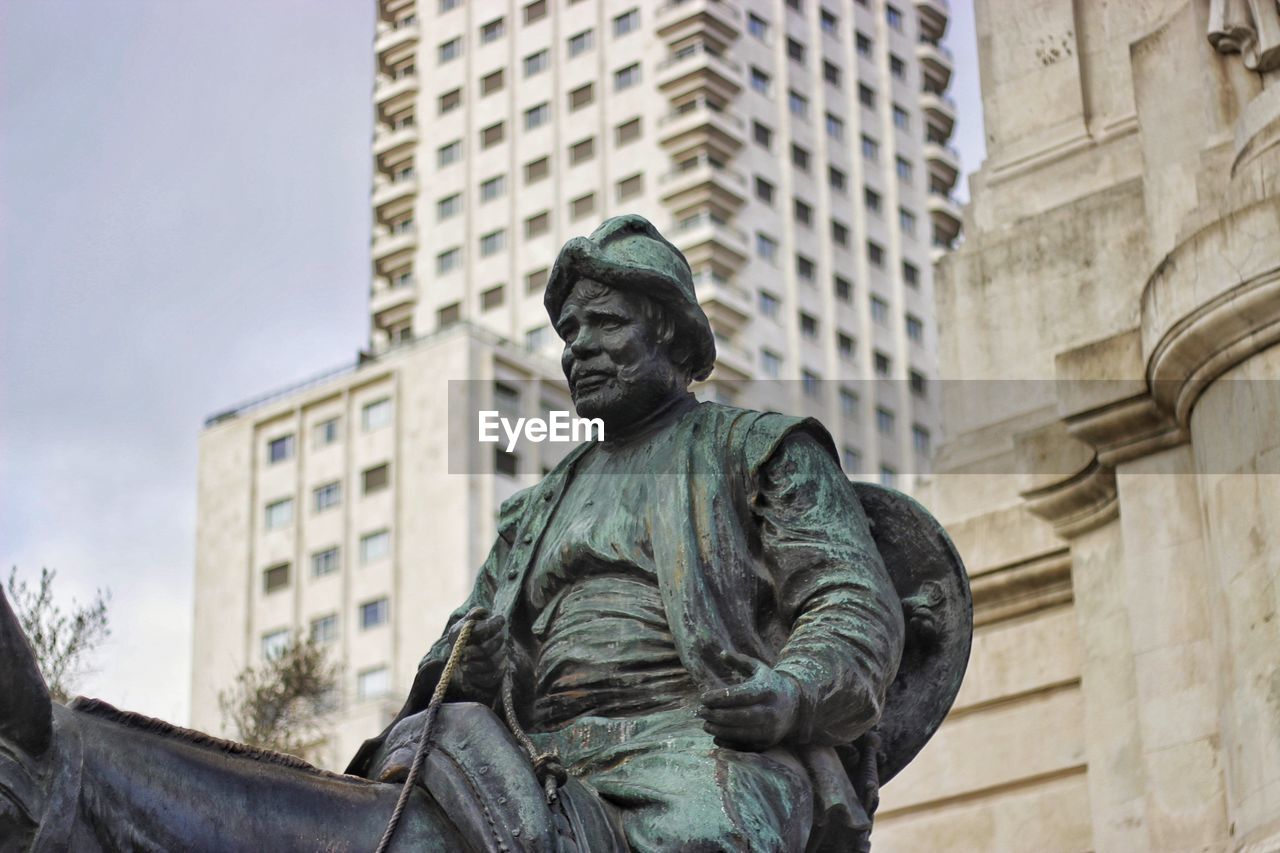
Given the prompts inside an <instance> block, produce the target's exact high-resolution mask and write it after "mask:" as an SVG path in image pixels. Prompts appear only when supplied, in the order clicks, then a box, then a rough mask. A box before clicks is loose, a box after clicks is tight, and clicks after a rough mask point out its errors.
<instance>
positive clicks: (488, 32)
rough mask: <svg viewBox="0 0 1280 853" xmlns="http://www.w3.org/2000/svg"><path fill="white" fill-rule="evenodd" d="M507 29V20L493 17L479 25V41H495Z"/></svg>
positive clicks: (485, 42) (484, 42)
mask: <svg viewBox="0 0 1280 853" xmlns="http://www.w3.org/2000/svg"><path fill="white" fill-rule="evenodd" d="M506 31H507V22H506V19H505V18H494V19H493V20H492V21H490V22H489V23H487V24H485V25H484V26H482V27H480V43H481V44H488V43H489V42H491V41H497V40H498V39H500V38H502V36H503V34H505V33H506Z"/></svg>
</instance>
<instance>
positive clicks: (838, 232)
mask: <svg viewBox="0 0 1280 853" xmlns="http://www.w3.org/2000/svg"><path fill="white" fill-rule="evenodd" d="M831 241H832V242H833V243H835V244H836V245H837V246H843V247H845V248H848V246H849V226H848V225H845V224H844V223H843V222H840V221H839V220H836V219H833V220H831Z"/></svg>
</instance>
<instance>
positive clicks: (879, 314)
mask: <svg viewBox="0 0 1280 853" xmlns="http://www.w3.org/2000/svg"><path fill="white" fill-rule="evenodd" d="M871 319H872V320H875V321H876V322H877V323H880V324H881V325H888V323H889V303H888V302H885V301H884V300H883V299H881V298H880V297H879V296H875V295H872V297H871Z"/></svg>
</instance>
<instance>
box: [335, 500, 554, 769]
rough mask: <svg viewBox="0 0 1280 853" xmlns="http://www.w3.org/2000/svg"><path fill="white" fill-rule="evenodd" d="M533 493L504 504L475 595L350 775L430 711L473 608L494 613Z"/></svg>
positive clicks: (459, 692) (452, 619) (455, 693)
mask: <svg viewBox="0 0 1280 853" xmlns="http://www.w3.org/2000/svg"><path fill="white" fill-rule="evenodd" d="M532 491H533V489H525V490H524V491H521V492H517V493H516V494H514V495H512V496H511V497H510V498H508V499H507V500H506V501H505V502H503V504H502V508H501V509H500V510H499V513H498V536H497V538H495V539H494V542H493V547H492V548H491V549H489V556H488V557H487V558H486V559H485V561H484V564H483V565H482V566H481V567H480V571H479V573H478V574H477V576H476V582H475V586H474V587H472V589H471V594H470V595H469V596H467V600H466V601H464V602H463V603H462V605H461V606H459V607H458V608H457V609H456V610H454V611H453V613H451V614H450V615H449V619H448V621H446V622H445V627H444V631H443V632H441V634H440V639H438V640H436V641H435V643H434V644H433V645H432V646H431V649H430V650H429V651H428V652H427V653H426V655H424V656H423V658H422V660H421V661H420V662H419V663H418V672H417V674H416V675H415V676H414V679H413V686H412V687H410V688H409V696H408V698H407V699H405V703H404V707H402V708H401V709H400V713H399V714H396V717H395V719H394V720H392V721H391V724H390V725H388V726H387V728H386V730H384V731H383V732H382V734H380V735H378V736H377V737H376V738H371V739H369V740H367V741H365V742H364V744H363V745H362V746H361V747H360V749H359V751H358V752H357V753H356V755H355V757H354V758H353V759H351V763H350V764H349V765H348V766H347V771H346V772H347V773H350V774H352V775H356V776H363V775H364V774H365V773H366V772H368V770H369V765H370V763H371V760H372V758H373V756H374V755H375V754H376V753H377V751H378V749H379V748H380V747H381V746H382V743H383V741H384V740H385V739H386V736H387V734H388V733H389V732H390V731H391V729H392V728H394V727H395V725H396V723H398V722H400V721H401V720H403V719H404V718H405V717H408V716H410V715H411V714H416V713H418V712H419V711H421V710H423V709H424V708H426V707H427V703H428V702H430V700H431V694H432V693H433V692H435V689H436V684H437V683H439V681H440V674H441V673H442V672H443V671H444V665H445V662H446V661H448V659H449V652H450V651H451V649H452V645H451V644H450V642H449V632H450V631H451V630H453V626H454V625H456V624H457V623H458V621H459V620H461V619H462V618H463V617H465V616H466V615H467V614H468V613H470V612H471V610H472V608H475V607H484V608H487V609H492V607H493V600H494V596H495V595H496V593H497V589H498V581H497V579H498V573H499V571H500V570H501V569H502V567H503V565H504V564H505V562H506V559H507V553H508V551H509V550H510V547H511V543H512V542H513V541H514V539H515V531H516V527H517V526H518V525H519V522H520V515H521V514H522V512H523V510H524V507H525V506H526V504H527V503H528V498H529V494H530V493H531V492H532ZM449 694H450V697H452V698H459V699H464V698H465V699H470V700H472V701H479V702H483V703H485V704H489V703H490V702H492V701H493V699H494V697H492V696H478V695H476V694H475V693H474V692H473V691H471V690H468V689H467V687H466V685H463V684H457V685H454V684H450V690H449Z"/></svg>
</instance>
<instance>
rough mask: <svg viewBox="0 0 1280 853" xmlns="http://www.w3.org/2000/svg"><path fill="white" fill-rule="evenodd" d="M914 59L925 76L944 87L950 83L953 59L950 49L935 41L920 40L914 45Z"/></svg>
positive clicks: (939, 86) (938, 86)
mask: <svg viewBox="0 0 1280 853" xmlns="http://www.w3.org/2000/svg"><path fill="white" fill-rule="evenodd" d="M916 59H917V60H919V62H920V68H921V70H922V71H924V74H925V76H926V77H928V78H929V79H930V80H933V81H934V82H935V83H936V84H937V88H939V89H945V88H947V86H948V84H950V83H951V69H952V66H953V65H954V63H955V60H954V59H952V57H951V51H950V50H948V49H947V48H945V47H943V46H942V45H941V44H939V43H938V42H936V41H921V42H920V43H919V44H917V45H916Z"/></svg>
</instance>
